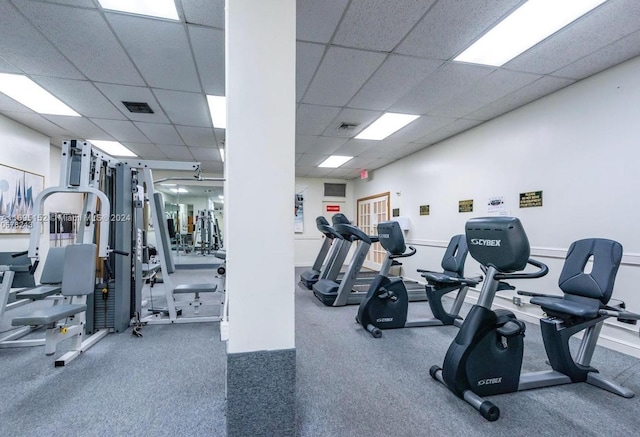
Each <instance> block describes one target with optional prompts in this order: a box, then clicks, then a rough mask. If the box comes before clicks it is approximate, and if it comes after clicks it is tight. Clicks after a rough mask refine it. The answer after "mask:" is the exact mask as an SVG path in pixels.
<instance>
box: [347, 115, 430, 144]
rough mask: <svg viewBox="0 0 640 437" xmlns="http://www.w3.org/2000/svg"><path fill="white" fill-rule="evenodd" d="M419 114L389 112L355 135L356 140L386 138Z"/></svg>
mask: <svg viewBox="0 0 640 437" xmlns="http://www.w3.org/2000/svg"><path fill="white" fill-rule="evenodd" d="M418 117H420V116H419V115H409V114H397V113H394V112H387V113H386V114H383V115H382V117H380V118H379V119H377V120H376V121H374V122H373V123H372V124H371V125H369V127H368V128H366V129H365V130H363V131H362V132H360V133H359V134H358V135H356V136H355V139H356V140H384V139H385V138H387V137H388V136H389V135H391V134H392V133H394V132H396V131H398V130H400V129H402V128H403V127H405V126H406V125H408V124H409V123H411V122H412V121H413V120H415V119H416V118H418Z"/></svg>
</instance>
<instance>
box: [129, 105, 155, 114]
mask: <svg viewBox="0 0 640 437" xmlns="http://www.w3.org/2000/svg"><path fill="white" fill-rule="evenodd" d="M122 104H123V105H124V106H126V107H127V109H128V110H129V112H133V113H134V114H153V109H151V107H150V106H149V104H147V103H145V102H122Z"/></svg>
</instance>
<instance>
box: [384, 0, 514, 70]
mask: <svg viewBox="0 0 640 437" xmlns="http://www.w3.org/2000/svg"><path fill="white" fill-rule="evenodd" d="M522 2H523V0H500V1H495V0H474V1H471V2H468V1H440V2H438V3H437V4H436V5H435V6H434V7H433V8H431V10H430V11H429V13H428V14H427V15H426V16H425V17H424V19H423V20H422V21H420V23H419V24H418V25H417V26H416V27H415V28H414V29H413V31H411V33H410V34H409V36H408V37H407V38H406V39H405V40H404V41H402V43H401V44H400V46H399V47H398V49H397V52H398V53H406V54H409V55H415V56H422V57H426V58H432V59H442V60H449V59H451V58H452V57H454V56H455V55H457V54H458V53H460V52H461V51H462V50H463V49H465V48H466V47H467V46H468V45H470V44H471V42H473V41H474V40H475V39H476V38H477V37H478V36H480V35H482V34H483V33H484V32H485V31H486V30H489V29H490V28H491V27H493V26H494V25H495V24H496V23H497V22H499V21H500V20H501V19H502V17H504V16H506V15H508V14H509V13H510V11H512V10H513V9H515V8H516V7H517V6H518V5H519V4H520V3H522Z"/></svg>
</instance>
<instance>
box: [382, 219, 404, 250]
mask: <svg viewBox="0 0 640 437" xmlns="http://www.w3.org/2000/svg"><path fill="white" fill-rule="evenodd" d="M378 238H379V241H380V244H381V245H382V247H384V249H385V250H386V251H387V252H389V253H390V254H391V255H402V254H403V253H404V251H405V250H407V247H406V246H405V244H404V235H402V229H400V224H399V223H398V222H381V223H378Z"/></svg>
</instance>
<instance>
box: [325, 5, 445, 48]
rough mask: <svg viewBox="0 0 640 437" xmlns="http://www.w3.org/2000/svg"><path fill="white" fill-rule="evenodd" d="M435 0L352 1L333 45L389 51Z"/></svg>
mask: <svg viewBox="0 0 640 437" xmlns="http://www.w3.org/2000/svg"><path fill="white" fill-rule="evenodd" d="M434 2H435V0H428V1H426V0H403V1H388V0H359V1H357V2H351V4H350V5H349V8H348V9H347V12H346V14H345V16H344V18H343V19H342V22H341V23H340V26H339V27H338V31H337V32H336V35H335V37H334V38H333V43H334V44H339V45H342V46H347V47H355V48H359V49H365V50H378V51H383V52H390V51H391V50H393V48H394V47H395V46H397V45H398V43H399V42H400V41H401V40H402V38H404V36H405V35H406V34H407V32H409V31H410V30H411V29H412V28H413V26H414V25H415V24H416V23H417V22H418V20H419V19H420V18H421V17H422V16H423V15H424V13H425V12H427V10H428V9H429V7H430V6H431V5H432V4H433V3H434Z"/></svg>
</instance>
